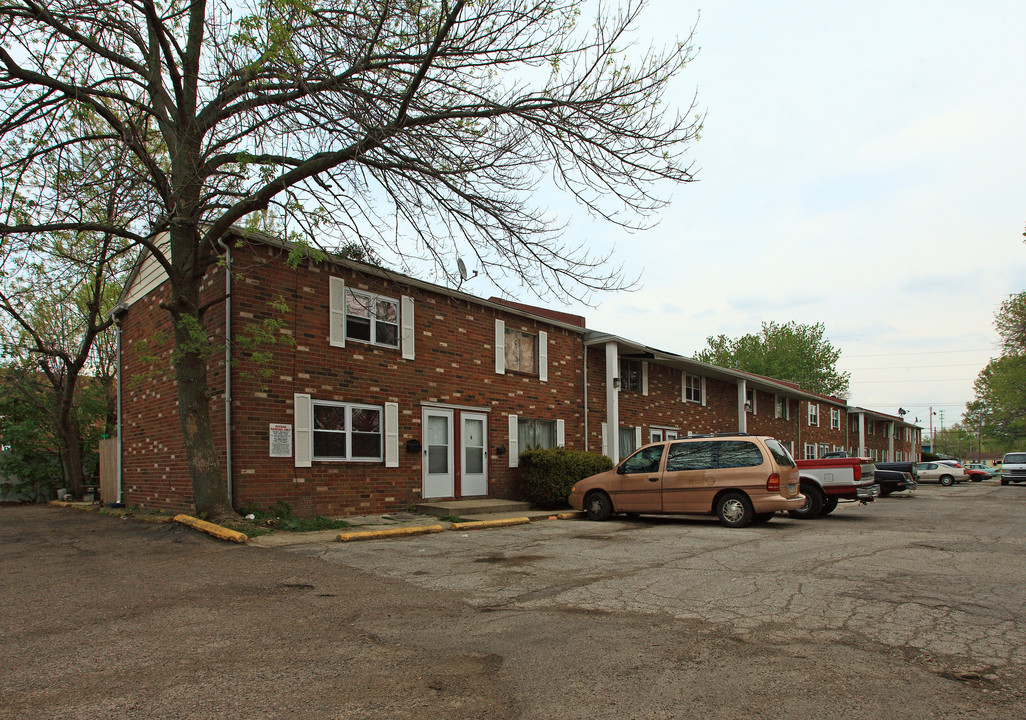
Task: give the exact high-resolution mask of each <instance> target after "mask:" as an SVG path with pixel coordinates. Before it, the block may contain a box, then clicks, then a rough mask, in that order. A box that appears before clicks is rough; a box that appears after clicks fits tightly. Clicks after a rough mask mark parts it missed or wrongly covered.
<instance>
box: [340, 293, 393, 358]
mask: <svg viewBox="0 0 1026 720" xmlns="http://www.w3.org/2000/svg"><path fill="white" fill-rule="evenodd" d="M346 339H348V340H361V341H363V342H369V343H372V344H374V345H386V346H388V347H394V348H397V347H399V301H398V300H393V299H392V298H388V297H383V296H381V295H371V294H370V293H365V292H361V291H359V290H352V289H350V288H346Z"/></svg>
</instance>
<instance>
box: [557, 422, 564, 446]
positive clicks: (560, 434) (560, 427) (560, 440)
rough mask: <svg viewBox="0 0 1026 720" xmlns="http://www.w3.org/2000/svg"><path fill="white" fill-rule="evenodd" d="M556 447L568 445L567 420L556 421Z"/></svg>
mask: <svg viewBox="0 0 1026 720" xmlns="http://www.w3.org/2000/svg"><path fill="white" fill-rule="evenodd" d="M556 447H566V422H565V421H564V420H557V421H556Z"/></svg>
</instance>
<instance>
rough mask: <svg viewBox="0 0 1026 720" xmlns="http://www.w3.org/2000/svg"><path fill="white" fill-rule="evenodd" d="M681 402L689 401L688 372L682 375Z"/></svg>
mask: <svg viewBox="0 0 1026 720" xmlns="http://www.w3.org/2000/svg"><path fill="white" fill-rule="evenodd" d="M680 401H681V402H687V401H688V374H687V373H686V372H682V373H681V374H680Z"/></svg>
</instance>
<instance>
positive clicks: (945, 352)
mask: <svg viewBox="0 0 1026 720" xmlns="http://www.w3.org/2000/svg"><path fill="white" fill-rule="evenodd" d="M984 350H997V348H994V347H989V348H972V349H970V350H923V351H922V352H904V353H876V354H874V355H845V354H843V353H842V354H841V359H845V358H867V357H899V356H902V355H951V354H953V353H967V352H983V351H984Z"/></svg>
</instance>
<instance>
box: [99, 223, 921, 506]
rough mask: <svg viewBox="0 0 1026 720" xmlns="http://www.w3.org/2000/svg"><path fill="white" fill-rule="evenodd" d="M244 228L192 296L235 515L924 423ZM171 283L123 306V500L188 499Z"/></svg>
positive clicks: (144, 281)
mask: <svg viewBox="0 0 1026 720" xmlns="http://www.w3.org/2000/svg"><path fill="white" fill-rule="evenodd" d="M242 240H243V242H241V243H238V244H237V246H236V247H235V248H233V250H232V251H231V254H230V262H229V263H228V266H229V268H230V270H229V269H227V268H225V269H223V268H213V269H212V270H211V271H210V272H209V274H208V277H207V279H206V282H205V283H204V288H203V301H204V302H210V303H214V304H215V305H214V307H217V308H220V309H222V310H223V311H220V312H219V311H217V310H211V311H210V312H208V313H207V316H206V320H205V322H206V329H207V331H208V333H209V334H210V335H211V337H219V338H225V337H228V338H229V339H230V341H229V342H228V343H226V349H225V352H223V353H216V354H213V355H211V356H210V358H209V360H208V368H209V384H210V390H211V400H210V409H211V416H212V418H213V419H214V420H213V422H214V440H215V443H216V446H217V447H218V448H219V449H220V451H221V460H222V468H223V470H224V473H225V482H226V483H227V484H228V487H229V490H230V496H231V497H232V501H233V504H234V505H235V507H237V508H245V507H253V506H256V507H265V506H268V505H271V504H273V503H275V502H277V501H284V502H287V503H288V504H289V505H290V506H291V507H292V508H293V510H294V512H296V513H297V514H301V515H313V514H325V515H347V514H358V513H369V512H382V511H388V510H395V509H397V508H401V507H404V506H406V505H408V504H409V503H411V502H417V501H420V500H422V499H432V498H437V499H442V498H453V497H477V496H486V495H488V496H493V497H518V496H520V494H521V488H520V485H519V477H518V470H517V465H518V457H519V453H520V451H521V450H523V449H526V448H528V447H539V446H540V447H554V446H565V447H568V448H571V449H582V450H590V451H595V452H602V453H604V454H607V455H609V456H610V457H611V458H612V459H613V460H614V461H617V460H619V459H621V458H622V457H624V456H625V455H626V454H627V453H629V452H631V451H632V450H633V449H635V448H637V447H639V446H641V445H643V444H646V443H648V442H651V441H653V440H658V439H668V438H673V437H682V436H686V435H688V434H692V433H707V432H738V431H741V432H746V431H747V432H752V433H758V434H770V435H774V436H775V437H777V438H779V439H781V440H783V441H784V442H785V443H787V444H789V445H790V447H791V449H792V451H793V452H794V454H795V456H796V457H803V456H804V457H813V456H818V455H821V454H822V453H823V452H825V451H826V450H827V449H828V448H829V449H842V448H866V449H870V450H876V451H877V452H881V451H882V448H883V447H886V449H887V452H889V453H890V455H889V457H893V456H894V453H895V452H910V451H911V450H912V448H914V447H917V446H918V428H914V427H913V426H909V425H908V424H907V423H904V422H903V421H901V419H900V418H895V417H891V416H885V415H880V414H879V413H872V412H871V411H867V410H862V409H855V408H848V407H847V406H846V404H845V402H844V401H843V400H841V399H839V398H827V397H824V396H819V395H814V394H810V393H807V392H804V391H802V390H801V389H800V388H799V387H798V386H797V385H794V384H793V383H786V382H781V381H778V380H774V379H772V378H764V377H760V376H757V375H751V374H748V373H742V372H739V371H736V370H730V369H725V368H719V367H715V366H712V365H707V364H704V363H699V362H697V361H695V360H693V359H690V358H686V357H684V356H680V355H674V354H672V353H666V352H662V351H658V350H655V349H652V348H648V347H645V346H643V345H640V344H638V343H636V342H632V341H629V340H626V339H623V338H620V337H616V336H612V335H608V334H605V333H599V332H596V331H593V330H589V329H587V328H586V327H585V321H584V318H582V317H580V316H576V315H570V314H567V313H560V312H555V311H549V310H546V309H543V308H534V307H531V306H527V305H522V304H518V303H512V302H506V301H500V300H496V299H491V300H484V299H481V298H477V297H474V296H471V295H468V294H466V293H461V292H458V291H453V290H450V289H446V288H442V287H439V286H436V285H432V284H430V283H426V282H422V281H419V280H416V279H414V278H410V277H407V276H404V275H401V274H398V273H393V272H390V271H388V270H383V269H380V268H376V267H373V266H370V265H365V264H362V263H356V262H352V261H346V260H338V259H332V260H327V261H324V262H321V263H314V262H310V261H304V262H302V263H300V264H299V265H298V266H297V267H290V266H289V264H288V263H287V262H286V256H287V253H288V248H287V247H285V246H283V245H282V244H281V243H279V242H277V241H275V240H274V239H272V238H268V237H266V236H258V235H252V234H249V233H247V236H246V238H244V239H242ZM167 293H168V287H167V284H166V283H165V282H164V276H163V273H162V270H161V269H160V267H159V265H157V264H156V263H155V262H153V261H152V259H148V258H143V260H142V261H141V262H140V263H139V264H138V266H137V267H136V269H135V271H134V272H133V274H132V276H131V277H130V279H129V282H128V284H127V286H126V290H125V293H124V295H123V297H122V303H121V306H120V307H119V311H118V312H117V319H118V328H119V339H120V342H119V346H120V365H119V377H120V387H121V399H120V403H119V405H120V407H119V433H118V444H119V457H120V467H119V482H120V488H121V497H122V500H123V501H124V502H126V503H129V504H138V505H141V506H147V507H156V508H163V509H168V510H189V509H191V507H192V488H191V483H190V480H189V473H188V468H187V464H186V460H185V452H184V444H183V442H182V439H181V431H180V426H179V420H178V416H177V412H176V405H177V391H176V388H175V381H174V373H173V371H172V368H171V360H170V358H171V349H172V340H171V337H172V332H171V327H170V319H169V316H168V314H167V312H166V311H164V310H163V309H161V308H160V306H159V304H160V302H161V301H162V300H166V299H167ZM276 300H282V301H284V302H285V304H286V305H287V306H288V307H289V308H290V312H289V313H287V314H286V315H284V316H282V317H283V318H284V319H285V321H286V327H284V328H282V329H281V330H280V332H281V334H282V335H284V336H286V337H287V338H289V339H290V340H291V341H292V344H288V345H286V344H282V345H278V346H275V347H274V348H271V350H272V353H271V359H270V360H269V361H261V362H260V367H259V368H257V367H254V366H253V363H252V361H251V360H250V359H249V358H248V356H247V355H246V354H245V353H243V352H241V351H240V349H239V347H238V342H237V340H238V339H239V338H240V337H242V336H243V335H244V334H245V333H246V329H247V326H248V325H250V324H253V323H260V322H262V321H263V320H264V319H265V318H267V317H271V316H272V315H273V314H274V311H273V310H272V308H271V303H272V302H273V301H276ZM218 303H219V304H218ZM226 370H227V372H226ZM258 370H259V371H258ZM852 417H857V418H863V419H864V420H865V422H866V423H867V424H866V426H865V427H866V428H869V427H872V428H874V430H875V429H876V428H878V427H884V426H886V427H888V428H890V430H889V431H888V432H891V433H892V435H893V437H891V438H890V439H889V441H887V442H886V443H885V445H883V446H881V445H879V442H883V436H882V435H881V436H879V438H878V436H877V435H876V434H875V432H868V433H867V434H866V435H865V436H864V437H865V442H856V443H853V441H852V434H851V431H850V427H851V418H852ZM860 422H861V421H860ZM910 428H911V431H910ZM905 436H910V437H913V438H915V440H914V441H913V442H907V443H906V442H905V441H904V440H901V439H900V438H903V437H905ZM856 437H859V436H856ZM878 440H879V442H878ZM890 443H894V445H893V447H892V445H891V444H890ZM906 446H907V447H906ZM860 454H864V453H860Z"/></svg>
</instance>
